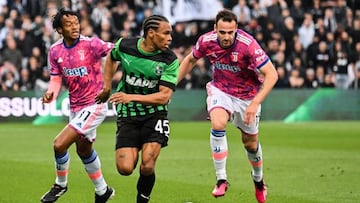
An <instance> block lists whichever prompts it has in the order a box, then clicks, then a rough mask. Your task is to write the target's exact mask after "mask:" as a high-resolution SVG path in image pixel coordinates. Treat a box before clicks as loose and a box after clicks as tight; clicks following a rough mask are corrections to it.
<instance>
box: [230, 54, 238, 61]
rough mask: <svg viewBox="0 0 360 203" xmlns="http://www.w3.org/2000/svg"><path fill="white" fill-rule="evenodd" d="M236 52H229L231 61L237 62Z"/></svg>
mask: <svg viewBox="0 0 360 203" xmlns="http://www.w3.org/2000/svg"><path fill="white" fill-rule="evenodd" d="M238 54H239V53H238V52H231V55H230V57H231V61H232V62H237V61H238Z"/></svg>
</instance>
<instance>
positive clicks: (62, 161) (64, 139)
mask: <svg viewBox="0 0 360 203" xmlns="http://www.w3.org/2000/svg"><path fill="white" fill-rule="evenodd" d="M78 138H79V135H78V133H77V132H76V131H75V130H74V129H73V128H71V127H69V125H67V126H66V127H65V128H64V129H63V130H62V131H61V132H60V133H59V134H58V135H57V136H56V137H55V139H54V144H53V147H54V154H55V170H56V178H55V184H54V185H53V186H52V187H51V189H50V190H49V191H48V192H46V193H45V194H44V195H43V196H42V197H41V202H55V201H56V200H57V199H58V198H59V197H60V196H61V195H63V194H64V193H65V192H66V191H67V181H68V179H67V177H68V173H69V164H70V154H69V152H68V151H67V149H68V148H69V147H70V145H71V144H72V143H74V142H76V140H77V139H78Z"/></svg>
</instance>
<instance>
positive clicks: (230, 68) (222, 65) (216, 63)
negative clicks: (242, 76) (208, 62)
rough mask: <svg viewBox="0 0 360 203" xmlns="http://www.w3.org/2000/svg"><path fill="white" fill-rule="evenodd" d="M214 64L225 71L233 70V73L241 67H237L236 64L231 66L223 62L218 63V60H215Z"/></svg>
mask: <svg viewBox="0 0 360 203" xmlns="http://www.w3.org/2000/svg"><path fill="white" fill-rule="evenodd" d="M236 58H237V57H236ZM236 60H237V59H236ZM214 65H215V68H216V69H219V70H227V71H231V72H235V73H236V72H240V71H241V69H240V68H238V67H237V66H231V65H229V64H223V63H220V62H218V61H216V62H215V64H214Z"/></svg>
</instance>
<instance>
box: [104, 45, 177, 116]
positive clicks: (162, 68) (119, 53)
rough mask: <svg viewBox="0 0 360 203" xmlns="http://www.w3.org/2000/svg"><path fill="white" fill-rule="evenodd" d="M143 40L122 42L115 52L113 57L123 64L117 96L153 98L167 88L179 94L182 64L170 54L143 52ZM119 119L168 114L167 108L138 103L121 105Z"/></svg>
mask: <svg viewBox="0 0 360 203" xmlns="http://www.w3.org/2000/svg"><path fill="white" fill-rule="evenodd" d="M142 40H144V39H143V38H129V39H128V38H126V39H125V38H121V39H119V40H118V41H117V42H116V43H115V46H114V48H113V49H112V51H111V57H112V59H113V60H115V61H120V62H121V67H122V73H123V75H122V78H121V80H120V82H119V84H118V86H117V88H116V91H117V92H125V93H127V94H142V95H147V94H152V93H155V92H159V86H160V85H163V86H166V87H169V88H171V89H173V90H175V87H176V82H177V76H178V72H179V60H178V59H177V57H176V55H175V54H174V53H173V52H172V51H171V50H170V49H167V50H166V51H160V50H159V51H155V52H151V53H148V52H145V51H144V50H142V49H141V48H140V42H141V41H142ZM116 110H117V114H118V117H133V116H144V115H149V114H153V113H155V112H158V111H167V110H168V109H167V105H145V104H141V103H138V102H130V103H128V104H119V105H118V106H117V107H116Z"/></svg>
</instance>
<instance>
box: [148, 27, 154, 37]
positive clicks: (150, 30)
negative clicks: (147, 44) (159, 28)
mask: <svg viewBox="0 0 360 203" xmlns="http://www.w3.org/2000/svg"><path fill="white" fill-rule="evenodd" d="M154 34H155V30H154V29H152V28H150V29H149V30H148V33H147V36H149V37H150V38H153V37H154Z"/></svg>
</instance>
